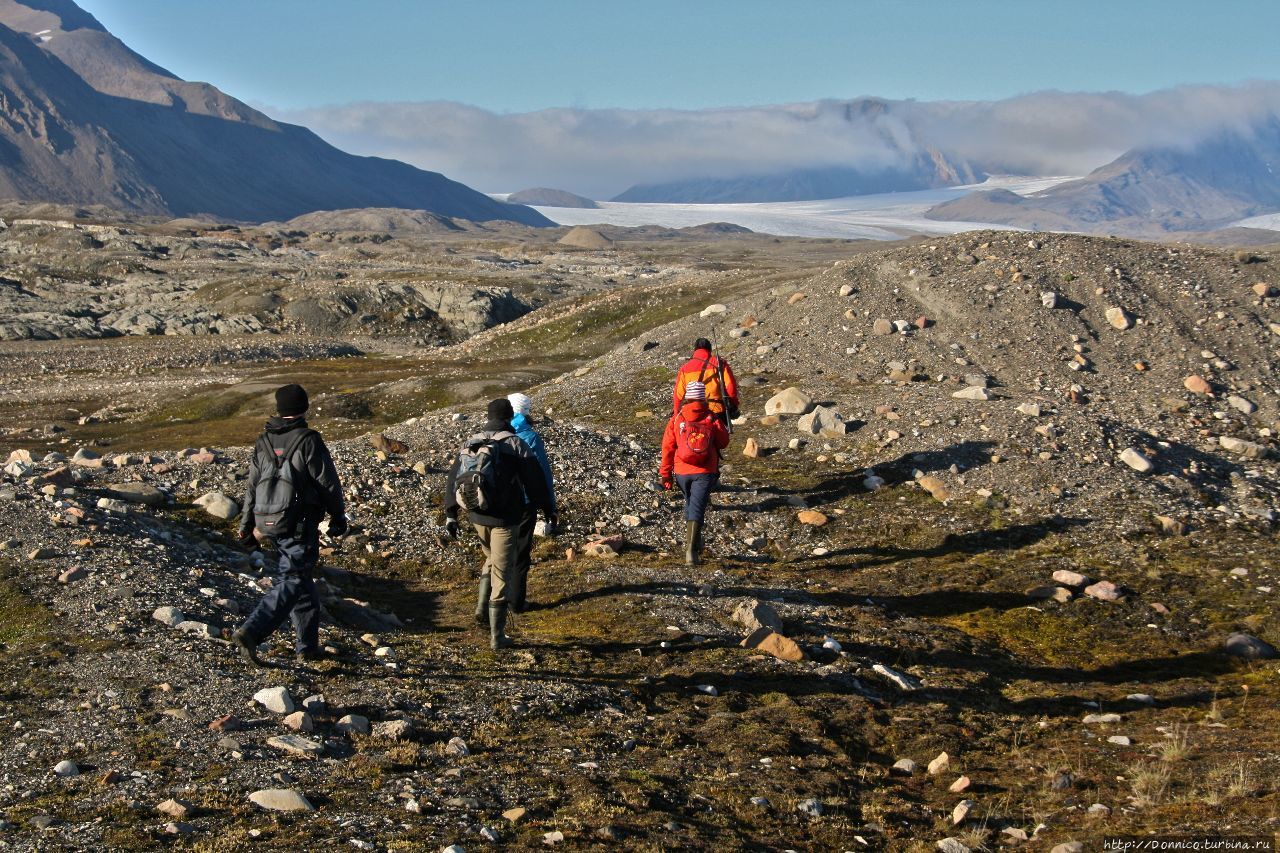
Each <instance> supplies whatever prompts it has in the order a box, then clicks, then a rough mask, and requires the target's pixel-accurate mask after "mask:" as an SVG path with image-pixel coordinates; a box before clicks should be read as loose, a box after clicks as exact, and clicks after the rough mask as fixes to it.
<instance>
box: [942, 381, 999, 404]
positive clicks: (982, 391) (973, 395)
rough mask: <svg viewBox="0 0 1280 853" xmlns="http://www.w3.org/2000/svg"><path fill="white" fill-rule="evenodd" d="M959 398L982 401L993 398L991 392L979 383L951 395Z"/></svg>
mask: <svg viewBox="0 0 1280 853" xmlns="http://www.w3.org/2000/svg"><path fill="white" fill-rule="evenodd" d="M951 396H952V397H954V398H955V399H957V400H973V401H977V402H981V401H984V400H990V399H991V392H990V391H988V390H987V389H986V388H983V387H981V386H979V385H971V386H969V387H968V388H965V389H964V390H962V391H957V392H955V393H954V394H952V395H951Z"/></svg>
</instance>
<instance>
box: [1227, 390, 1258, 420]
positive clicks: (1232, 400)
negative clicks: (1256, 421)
mask: <svg viewBox="0 0 1280 853" xmlns="http://www.w3.org/2000/svg"><path fill="white" fill-rule="evenodd" d="M1227 405H1228V406H1230V407H1231V408H1233V409H1235V410H1236V411H1237V412H1240V413H1241V414H1245V415H1252V414H1253V413H1254V412H1256V411H1258V406H1257V404H1255V403H1254V402H1253V401H1252V400H1248V399H1245V398H1244V397H1241V396H1239V395H1236V394H1232V395H1231V396H1230V397H1228V398H1227Z"/></svg>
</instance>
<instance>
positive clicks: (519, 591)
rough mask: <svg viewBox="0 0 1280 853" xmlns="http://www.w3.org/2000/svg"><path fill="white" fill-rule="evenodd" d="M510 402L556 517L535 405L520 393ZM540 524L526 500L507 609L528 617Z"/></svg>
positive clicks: (514, 424) (480, 604)
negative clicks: (536, 529) (532, 420)
mask: <svg viewBox="0 0 1280 853" xmlns="http://www.w3.org/2000/svg"><path fill="white" fill-rule="evenodd" d="M507 400H508V401H510V403H511V408H512V409H513V410H514V411H515V413H516V414H515V417H513V418H512V419H511V431H512V432H514V433H515V434H516V436H517V437H518V438H519V439H520V440H521V441H523V442H524V443H525V446H526V447H528V448H529V449H530V450H532V451H533V455H534V456H535V457H537V459H538V465H540V466H541V467H542V475H543V476H544V477H546V478H547V497H548V499H549V500H550V513H551V516H552V517H553V518H554V517H556V515H557V513H556V487H555V482H554V480H552V478H551V461H550V460H549V459H547V447H546V445H545V444H543V442H542V436H540V435H538V433H537V431H536V430H535V429H534V428H533V424H531V423H530V422H529V414H530V412H531V410H532V409H533V401H532V400H530V399H529V397H528V395H526V394H521V393H519V392H517V393H515V394H508V395H507ZM537 520H538V513H537V511H536V510H535V509H534V507H533V505H532V504H531V503H529V500H528V498H527V497H526V498H525V504H524V515H523V516H522V517H521V518H520V533H519V537H518V540H517V546H518V547H517V549H516V564H515V567H514V568H513V569H512V575H511V579H510V580H509V581H508V582H507V586H508V590H507V608H508V609H509V610H510V611H511V612H512V613H524V612H525V611H526V610H527V609H528V608H529V601H528V598H527V597H526V596H525V591H526V589H527V587H528V583H529V563H530V554H531V553H532V552H533V528H534V526H535V524H536V523H537ZM486 583H487V581H486V579H485V578H481V579H480V596H479V599H478V601H477V603H476V621H480V620H481V618H482V616H483V614H484V604H485V602H486V601H487V599H488V596H489V590H488V588H487V586H486Z"/></svg>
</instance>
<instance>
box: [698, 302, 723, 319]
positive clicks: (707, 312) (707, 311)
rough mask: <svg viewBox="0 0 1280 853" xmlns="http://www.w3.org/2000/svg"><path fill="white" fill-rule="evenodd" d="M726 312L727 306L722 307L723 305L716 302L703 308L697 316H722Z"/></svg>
mask: <svg viewBox="0 0 1280 853" xmlns="http://www.w3.org/2000/svg"><path fill="white" fill-rule="evenodd" d="M728 310H729V306H727V305H724V304H723V303H720V302H717V303H715V304H713V305H708V306H707V307H706V308H703V309H702V311H701V313H699V314H698V316H699V317H704V318H705V317H711V316H714V315H716V314H724V313H725V312H727V311H728Z"/></svg>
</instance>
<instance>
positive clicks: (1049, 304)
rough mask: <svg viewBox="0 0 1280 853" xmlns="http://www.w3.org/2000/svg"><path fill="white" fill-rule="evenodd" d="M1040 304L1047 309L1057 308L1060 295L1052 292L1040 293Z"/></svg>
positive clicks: (1044, 291)
mask: <svg viewBox="0 0 1280 853" xmlns="http://www.w3.org/2000/svg"><path fill="white" fill-rule="evenodd" d="M1040 304H1041V305H1043V306H1044V307H1045V308H1057V307H1058V294H1056V293H1054V292H1053V291H1052V290H1042V291H1040Z"/></svg>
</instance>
